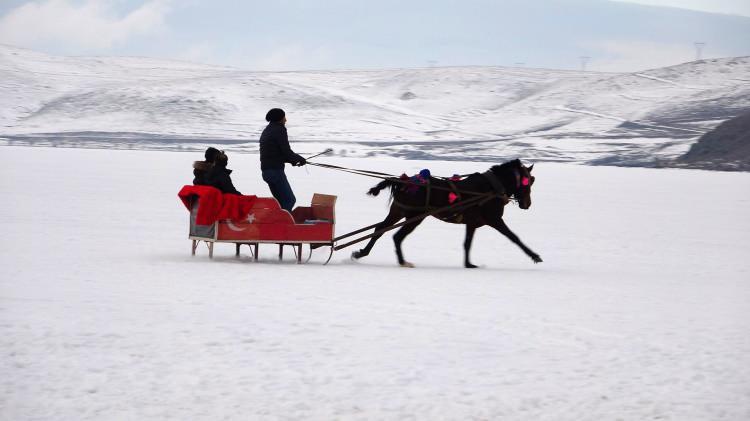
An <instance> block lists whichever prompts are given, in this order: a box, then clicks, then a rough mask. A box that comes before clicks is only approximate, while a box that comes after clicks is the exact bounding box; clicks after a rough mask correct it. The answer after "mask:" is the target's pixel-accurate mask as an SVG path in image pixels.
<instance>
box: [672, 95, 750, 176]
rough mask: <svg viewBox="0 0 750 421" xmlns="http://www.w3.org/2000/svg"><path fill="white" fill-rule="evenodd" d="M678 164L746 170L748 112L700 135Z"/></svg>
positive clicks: (749, 155) (749, 156) (749, 165)
mask: <svg viewBox="0 0 750 421" xmlns="http://www.w3.org/2000/svg"><path fill="white" fill-rule="evenodd" d="M678 162H679V163H681V164H686V165H688V166H691V167H696V168H706V169H719V170H729V171H732V170H735V171H750V110H748V111H747V112H746V113H744V114H742V115H740V116H737V117H735V118H732V119H730V120H727V121H725V122H723V123H721V124H720V125H719V126H718V127H717V128H715V129H714V130H712V131H710V132H708V133H706V134H705V135H703V136H701V138H700V139H699V140H698V142H696V143H695V144H693V146H692V147H691V148H690V150H689V151H688V153H686V154H685V155H683V156H682V157H680V159H679V160H678Z"/></svg>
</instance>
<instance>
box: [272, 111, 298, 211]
mask: <svg viewBox="0 0 750 421" xmlns="http://www.w3.org/2000/svg"><path fill="white" fill-rule="evenodd" d="M266 121H267V122H268V126H266V128H265V129H264V130H263V134H261V135H260V170H261V172H262V173H263V181H265V182H266V183H267V184H268V187H269V188H270V189H271V194H273V197H275V198H276V200H278V201H279V204H280V205H281V207H282V208H284V209H286V210H288V211H289V212H291V211H292V208H293V207H294V203H295V202H296V201H297V198H295V197H294V192H292V186H290V185H289V181H288V180H287V179H286V174H285V173H284V163H285V162H288V163H290V164H292V165H294V166H296V167H299V166H302V165H305V164H306V163H307V161H305V158H303V157H301V156H299V155H297V154H296V153H294V151H292V148H291V147H290V146H289V136H287V134H286V126H285V124H286V114H285V113H284V110H282V109H281V108H272V109H271V110H269V111H268V113H267V114H266Z"/></svg>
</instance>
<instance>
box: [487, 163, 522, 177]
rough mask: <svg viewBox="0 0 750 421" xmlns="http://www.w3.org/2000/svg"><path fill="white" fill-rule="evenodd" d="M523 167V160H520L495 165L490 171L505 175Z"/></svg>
mask: <svg viewBox="0 0 750 421" xmlns="http://www.w3.org/2000/svg"><path fill="white" fill-rule="evenodd" d="M520 166H521V160H520V159H514V160H512V161H508V162H505V163H503V164H500V165H493V166H492V167H491V168H490V171H492V172H494V173H498V174H499V173H504V172H506V171H508V170H510V169H513V168H517V167H520Z"/></svg>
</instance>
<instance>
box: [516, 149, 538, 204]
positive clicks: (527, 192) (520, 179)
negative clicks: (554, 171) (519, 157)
mask: <svg viewBox="0 0 750 421" xmlns="http://www.w3.org/2000/svg"><path fill="white" fill-rule="evenodd" d="M533 169H534V165H533V164H532V165H531V166H530V167H525V166H524V165H523V164H521V161H518V169H517V171H518V172H517V173H516V174H514V175H515V176H516V193H515V196H516V199H517V200H518V207H520V208H521V209H528V208H530V207H531V186H532V185H533V184H534V180H535V178H534V176H533V175H531V170H533Z"/></svg>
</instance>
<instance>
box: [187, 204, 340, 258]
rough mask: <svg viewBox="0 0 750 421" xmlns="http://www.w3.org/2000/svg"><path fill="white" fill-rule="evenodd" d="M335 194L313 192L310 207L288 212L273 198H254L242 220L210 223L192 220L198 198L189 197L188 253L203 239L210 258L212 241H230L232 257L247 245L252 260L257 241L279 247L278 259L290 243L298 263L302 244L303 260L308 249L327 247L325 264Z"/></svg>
mask: <svg viewBox="0 0 750 421" xmlns="http://www.w3.org/2000/svg"><path fill="white" fill-rule="evenodd" d="M335 205H336V196H332V195H328V194H321V193H315V194H314V195H313V198H312V202H311V203H310V206H299V207H297V208H295V209H293V210H292V212H291V213H289V212H288V211H286V210H284V209H282V208H281V206H280V205H279V202H278V201H277V200H276V199H274V198H273V197H258V198H257V199H256V200H255V202H254V203H253V205H252V209H251V210H250V213H249V214H248V215H247V217H246V218H245V219H244V220H242V221H236V220H235V221H232V220H228V219H227V220H220V221H216V222H214V223H213V224H210V225H199V224H197V223H196V217H197V215H198V209H199V207H200V199H199V198H198V197H197V196H193V198H192V200H191V206H190V233H189V238H190V240H192V242H193V244H192V255H193V256H195V252H196V249H197V248H198V244H200V242H201V241H204V242H205V243H206V244H207V246H208V257H209V258H213V254H214V244H215V243H232V244H234V245H235V256H239V255H240V247H241V246H243V245H247V246H249V247H250V253H251V255H252V257H253V260H255V261H257V260H258V248H259V246H260V244H276V245H278V246H279V260H282V259H283V257H284V246H292V247H293V249H294V254H295V257H296V260H297V263H302V249H303V245H307V246H308V248H309V254H308V257H307V259H306V260H305V262H307V261H309V260H310V258H311V257H312V251H313V250H314V249H318V248H320V247H329V249H330V250H329V254H328V259H327V260H326V261H325V263H324V264H327V263H328V262H329V261H330V260H331V257H332V256H333V238H334V232H335V225H336V218H335Z"/></svg>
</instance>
